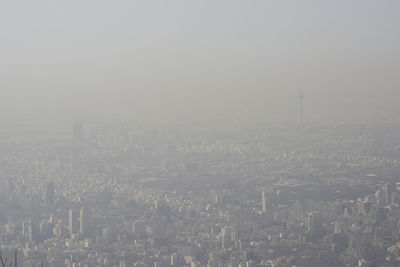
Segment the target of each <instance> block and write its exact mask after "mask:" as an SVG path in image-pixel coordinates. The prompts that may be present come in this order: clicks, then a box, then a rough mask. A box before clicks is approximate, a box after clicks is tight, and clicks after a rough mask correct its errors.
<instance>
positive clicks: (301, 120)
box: [299, 93, 304, 125]
mask: <svg viewBox="0 0 400 267" xmlns="http://www.w3.org/2000/svg"><path fill="white" fill-rule="evenodd" d="M299 100H300V125H303V101H304V94H303V93H300V95H299Z"/></svg>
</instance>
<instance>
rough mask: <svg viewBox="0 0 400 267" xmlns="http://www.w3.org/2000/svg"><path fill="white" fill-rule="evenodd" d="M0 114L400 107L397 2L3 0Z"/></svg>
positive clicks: (310, 115)
mask: <svg viewBox="0 0 400 267" xmlns="http://www.w3.org/2000/svg"><path fill="white" fill-rule="evenodd" d="M0 38H1V39H0V40H1V42H0V92H1V98H0V106H1V107H0V112H1V117H8V118H16V117H35V116H47V117H53V118H57V117H60V118H63V119H65V118H67V119H69V118H70V119H83V120H89V119H93V118H107V119H112V118H116V117H123V118H127V119H130V118H133V119H136V118H139V119H142V120H144V119H145V118H150V119H152V120H154V119H155V118H156V119H159V120H164V119H165V120H167V119H169V120H170V119H172V118H174V119H176V120H188V119H189V120H194V121H196V120H197V119H199V118H200V119H203V120H204V118H207V119H208V118H209V119H210V120H215V119H217V120H222V119H224V118H225V119H227V120H232V118H234V119H236V118H237V119H238V120H245V121H246V120H253V121H270V120H273V119H274V120H282V121H288V122H295V121H296V120H298V115H297V113H298V112H297V111H298V109H299V103H298V95H299V93H300V91H303V92H304V94H305V117H306V120H309V121H314V120H322V119H335V120H340V119H349V118H353V119H358V120H359V119H365V118H366V117H368V116H370V115H371V114H374V113H377V112H379V113H382V112H399V111H400V105H398V99H400V75H399V74H400V72H399V70H400V1H397V0H392V1H385V0H380V1H369V0H360V1H356V0H354V1H348V0H343V1H340V0H335V1H320V0H318V1H317V0H316V1H297V0H296V1H295V0H293V1H261V0H260V1H236V0H229V1H228V0H227V1H218V0H213V1H206V0H202V1H187V0H186V1H174V0H170V1H165V0H164V1H133V0H130V1H109V0H107V1H106V0H96V1H89V0H84V1H82V0H80V1H78V0H76V1H74V0H69V1H40V0H36V1H11V0H9V1H1V3H0Z"/></svg>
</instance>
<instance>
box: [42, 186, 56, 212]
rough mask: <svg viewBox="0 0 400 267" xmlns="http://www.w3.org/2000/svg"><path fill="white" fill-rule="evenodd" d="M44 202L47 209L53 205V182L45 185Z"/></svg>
mask: <svg viewBox="0 0 400 267" xmlns="http://www.w3.org/2000/svg"><path fill="white" fill-rule="evenodd" d="M44 201H45V203H46V206H47V207H52V206H53V205H54V183H53V182H50V183H48V184H47V185H46V191H45V194H44Z"/></svg>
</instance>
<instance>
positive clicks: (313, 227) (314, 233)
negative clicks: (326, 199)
mask: <svg viewBox="0 0 400 267" xmlns="http://www.w3.org/2000/svg"><path fill="white" fill-rule="evenodd" d="M306 226H307V232H308V233H309V234H310V235H311V238H312V239H313V240H318V239H320V238H321V237H323V226H322V216H321V213H320V212H318V211H313V212H310V213H309V214H308V216H307V221H306Z"/></svg>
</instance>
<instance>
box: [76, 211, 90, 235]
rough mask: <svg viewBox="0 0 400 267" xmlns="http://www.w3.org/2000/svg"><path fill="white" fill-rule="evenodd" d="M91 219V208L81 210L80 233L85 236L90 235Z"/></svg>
mask: <svg viewBox="0 0 400 267" xmlns="http://www.w3.org/2000/svg"><path fill="white" fill-rule="evenodd" d="M91 218H92V214H91V210H90V209H89V208H81V211H80V216H79V223H80V225H79V231H80V232H81V233H82V234H84V235H87V234H89V230H90V225H91Z"/></svg>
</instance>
